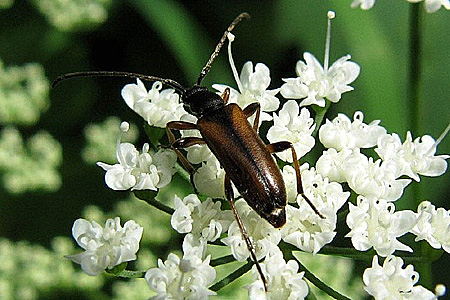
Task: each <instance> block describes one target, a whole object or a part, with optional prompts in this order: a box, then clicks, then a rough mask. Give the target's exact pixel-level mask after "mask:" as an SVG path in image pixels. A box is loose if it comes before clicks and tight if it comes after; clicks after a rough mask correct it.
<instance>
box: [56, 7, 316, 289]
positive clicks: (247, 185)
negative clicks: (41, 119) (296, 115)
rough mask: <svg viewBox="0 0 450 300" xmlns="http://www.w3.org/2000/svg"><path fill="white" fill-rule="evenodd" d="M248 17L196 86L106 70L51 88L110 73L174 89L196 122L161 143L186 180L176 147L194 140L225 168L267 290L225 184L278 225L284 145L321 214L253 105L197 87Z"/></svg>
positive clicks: (176, 125)
mask: <svg viewBox="0 0 450 300" xmlns="http://www.w3.org/2000/svg"><path fill="white" fill-rule="evenodd" d="M249 17H250V16H249V15H248V14H247V13H241V14H240V15H239V16H238V17H236V18H235V19H234V20H233V22H232V23H231V24H230V25H229V26H228V28H227V30H226V31H225V32H224V34H223V35H222V38H221V39H220V41H219V43H218V44H217V46H216V49H215V50H214V52H213V53H212V55H211V57H210V59H209V60H208V62H207V63H206V65H205V67H204V68H203V69H202V71H201V73H200V76H199V78H198V80H197V82H196V84H195V85H194V86H193V87H191V88H185V87H183V86H182V85H181V84H179V83H178V82H176V81H174V80H172V79H164V78H160V77H156V76H148V75H142V74H136V73H129V72H110V71H100V72H77V73H69V74H66V75H63V76H60V77H58V78H57V79H56V80H55V81H54V82H53V86H54V85H56V84H57V83H58V82H60V81H62V80H65V79H69V78H73V77H83V76H114V77H130V78H139V79H142V80H146V81H161V82H162V83H164V84H166V85H169V86H171V87H173V88H175V89H177V90H178V91H180V92H181V100H182V102H183V104H184V105H185V107H186V109H187V110H188V111H189V112H190V113H191V114H193V115H195V116H196V117H197V118H198V121H197V123H189V122H184V121H173V122H169V123H167V126H166V132H167V135H168V137H169V143H170V145H169V146H167V147H170V148H172V149H173V150H174V151H175V152H176V154H177V156H178V158H179V160H180V162H181V163H182V164H183V166H184V167H185V168H186V169H187V170H188V171H189V173H190V174H191V182H192V183H193V174H194V172H195V169H194V167H193V166H192V165H191V164H190V163H189V162H188V160H187V159H186V158H185V157H184V155H183V154H182V152H180V150H181V149H183V148H187V147H190V146H192V145H196V144H206V145H207V146H208V147H209V149H211V151H212V152H213V154H214V155H215V156H216V158H217V159H218V161H219V162H220V164H221V165H222V167H223V168H224V170H225V172H226V176H225V185H224V186H225V195H226V197H227V199H228V200H229V201H230V204H231V208H232V210H233V213H234V215H235V218H236V221H237V223H238V225H239V228H240V230H241V233H242V235H243V238H244V240H245V242H246V244H247V247H248V250H249V251H250V254H251V257H252V259H253V261H254V262H255V264H256V267H257V269H258V272H259V273H260V276H261V279H262V281H263V283H264V287H265V289H266V291H267V282H266V279H265V277H264V274H263V272H262V270H261V267H260V266H259V263H258V260H257V258H256V255H255V253H254V251H253V246H252V243H251V241H250V239H249V237H248V235H247V233H246V231H245V228H244V225H243V223H242V220H241V219H240V217H239V214H238V212H237V210H236V207H235V205H234V192H233V189H232V187H231V182H233V184H234V185H235V186H236V188H237V190H238V191H239V193H240V194H241V195H242V197H243V198H244V199H245V200H246V201H247V203H248V204H249V205H250V207H252V208H253V209H254V210H255V211H256V212H257V213H258V214H259V215H260V216H261V217H262V218H264V219H265V220H267V221H268V222H269V223H270V224H271V225H272V226H274V227H275V228H279V227H281V226H283V225H284V224H285V223H286V210H285V207H286V202H287V201H286V188H285V184H284V181H283V177H282V175H281V172H280V169H279V168H278V166H277V164H276V162H275V160H274V158H273V157H272V154H273V153H275V152H281V151H284V150H288V149H290V150H291V152H292V155H293V161H294V167H295V171H296V175H297V191H298V193H299V194H301V195H302V196H303V197H304V198H305V200H306V201H307V202H308V203H309V205H310V206H311V208H312V209H313V210H314V211H315V212H316V213H317V214H318V215H319V216H321V217H322V215H321V214H320V213H319V212H318V210H317V209H316V208H315V207H314V205H313V204H312V203H311V201H309V199H308V198H307V197H305V196H304V194H303V188H302V184H301V177H300V168H299V165H298V161H297V155H296V153H295V150H294V147H293V146H292V144H291V143H290V142H277V143H273V144H269V145H265V144H264V142H263V141H262V140H261V138H260V137H259V135H258V133H257V130H258V124H259V115H260V105H259V103H252V104H250V105H248V106H247V107H245V108H244V109H241V108H240V107H239V106H237V105H236V104H228V103H227V102H228V98H229V89H226V90H225V92H224V93H223V95H222V96H219V95H217V94H215V93H213V92H211V91H209V90H208V89H207V88H206V87H203V86H201V82H202V80H203V78H204V77H205V76H206V75H207V74H208V72H209V70H210V68H211V64H212V63H213V61H214V59H215V58H216V56H217V55H218V54H219V52H220V49H221V47H222V46H223V44H224V43H225V40H226V38H227V34H228V33H229V32H230V31H231V30H233V28H234V27H235V26H236V24H238V23H239V22H240V21H241V20H242V19H244V18H249ZM254 114H256V117H255V121H254V124H250V123H249V122H248V120H247V118H248V117H250V116H252V115H254ZM191 129H197V130H199V131H200V134H201V136H202V137H201V138H198V137H183V138H179V139H176V138H175V135H174V133H173V131H175V130H191Z"/></svg>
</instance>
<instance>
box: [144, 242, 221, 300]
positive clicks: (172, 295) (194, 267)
mask: <svg viewBox="0 0 450 300" xmlns="http://www.w3.org/2000/svg"><path fill="white" fill-rule="evenodd" d="M196 241H197V240H196V239H195V238H193V236H192V235H186V237H185V238H184V242H183V257H182V258H181V259H180V258H179V257H178V256H177V255H175V254H173V253H170V254H169V256H168V257H167V260H166V261H165V262H163V261H162V260H161V259H159V260H158V268H152V269H150V270H148V271H147V272H146V273H145V280H146V281H147V283H148V285H149V287H150V289H152V290H153V291H155V292H157V295H156V296H155V297H152V298H151V299H155V300H157V299H208V297H209V296H212V295H215V294H216V293H215V292H213V291H211V290H209V289H207V287H208V286H209V285H211V283H213V282H214V280H215V278H216V270H215V269H214V268H213V267H211V266H210V265H209V261H210V259H211V256H210V255H208V256H207V257H206V258H203V256H204V252H205V246H206V243H205V242H200V243H199V244H197V245H196V244H195V243H196Z"/></svg>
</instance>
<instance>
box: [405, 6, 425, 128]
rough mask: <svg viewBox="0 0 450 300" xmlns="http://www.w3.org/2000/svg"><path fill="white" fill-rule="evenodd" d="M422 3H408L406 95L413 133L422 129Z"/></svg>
mask: <svg viewBox="0 0 450 300" xmlns="http://www.w3.org/2000/svg"><path fill="white" fill-rule="evenodd" d="M422 4H423V3H412V4H410V7H411V8H410V16H409V17H410V20H409V22H410V23H409V51H410V53H409V78H408V83H409V86H408V90H409V91H408V96H409V100H408V102H409V103H410V105H409V107H410V111H409V114H410V116H409V117H410V128H411V130H412V132H413V133H414V134H415V135H419V133H420V132H421V130H422V126H421V125H422V124H421V120H423V118H422V111H423V109H421V108H422V106H423V105H422V104H423V103H422V102H421V100H422V99H421V96H422V95H421V88H422V85H421V83H422V82H421V80H422V77H421V71H422V68H421V67H422V66H421V54H422V49H421V36H422Z"/></svg>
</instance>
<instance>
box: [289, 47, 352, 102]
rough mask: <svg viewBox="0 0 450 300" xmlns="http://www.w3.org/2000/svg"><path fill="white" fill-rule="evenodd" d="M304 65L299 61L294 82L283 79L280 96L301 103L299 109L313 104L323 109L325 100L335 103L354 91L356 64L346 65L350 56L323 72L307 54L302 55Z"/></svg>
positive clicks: (292, 79)
mask: <svg viewBox="0 0 450 300" xmlns="http://www.w3.org/2000/svg"><path fill="white" fill-rule="evenodd" d="M303 58H304V59H305V62H306V63H305V62H303V61H301V60H299V61H298V62H297V66H296V68H295V71H296V73H297V76H298V77H296V78H285V79H283V81H284V82H286V83H285V84H283V85H282V86H281V95H283V97H284V98H287V99H304V100H303V101H302V102H301V103H300V106H306V105H311V104H316V105H318V106H321V107H324V106H325V98H326V99H328V100H329V101H331V102H334V103H336V102H338V101H339V100H340V99H341V94H342V93H345V92H348V91H351V90H353V88H352V87H351V86H349V84H350V83H352V82H353V81H354V80H355V79H356V77H358V75H359V70H360V68H359V66H358V64H356V63H354V62H351V61H348V60H349V59H350V55H346V56H344V57H341V58H340V59H338V60H337V61H336V62H335V63H334V64H333V65H332V66H331V67H330V68H329V69H328V68H323V67H322V65H321V64H320V63H319V61H318V60H317V59H316V58H315V57H314V56H313V55H312V54H311V53H308V52H305V53H304V54H303Z"/></svg>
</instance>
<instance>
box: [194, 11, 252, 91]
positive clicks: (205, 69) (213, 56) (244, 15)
mask: <svg viewBox="0 0 450 300" xmlns="http://www.w3.org/2000/svg"><path fill="white" fill-rule="evenodd" d="M245 18H247V19H250V15H249V14H248V13H246V12H244V13H241V14H240V15H239V16H237V17H236V18H235V19H234V20H233V22H231V24H230V25H229V26H228V28H227V30H225V32H224V33H223V35H222V38H221V39H220V41H219V43H218V44H217V46H216V49H214V52H213V53H212V54H211V57H210V58H209V60H208V62H207V63H206V65H205V66H204V67H203V69H202V71H201V72H200V76H199V77H198V79H197V85H200V84H201V83H202V80H203V78H205V76H206V75H207V74H208V73H209V70H210V69H211V65H212V63H213V62H214V60H215V59H216V57H217V55H219V52H220V49H221V48H222V46H223V44H224V43H225V40H226V39H227V35H228V33H229V32H231V31H232V30H233V29H234V27H235V26H236V25H237V24H238V23H239V22H241V21H242V19H245Z"/></svg>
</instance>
